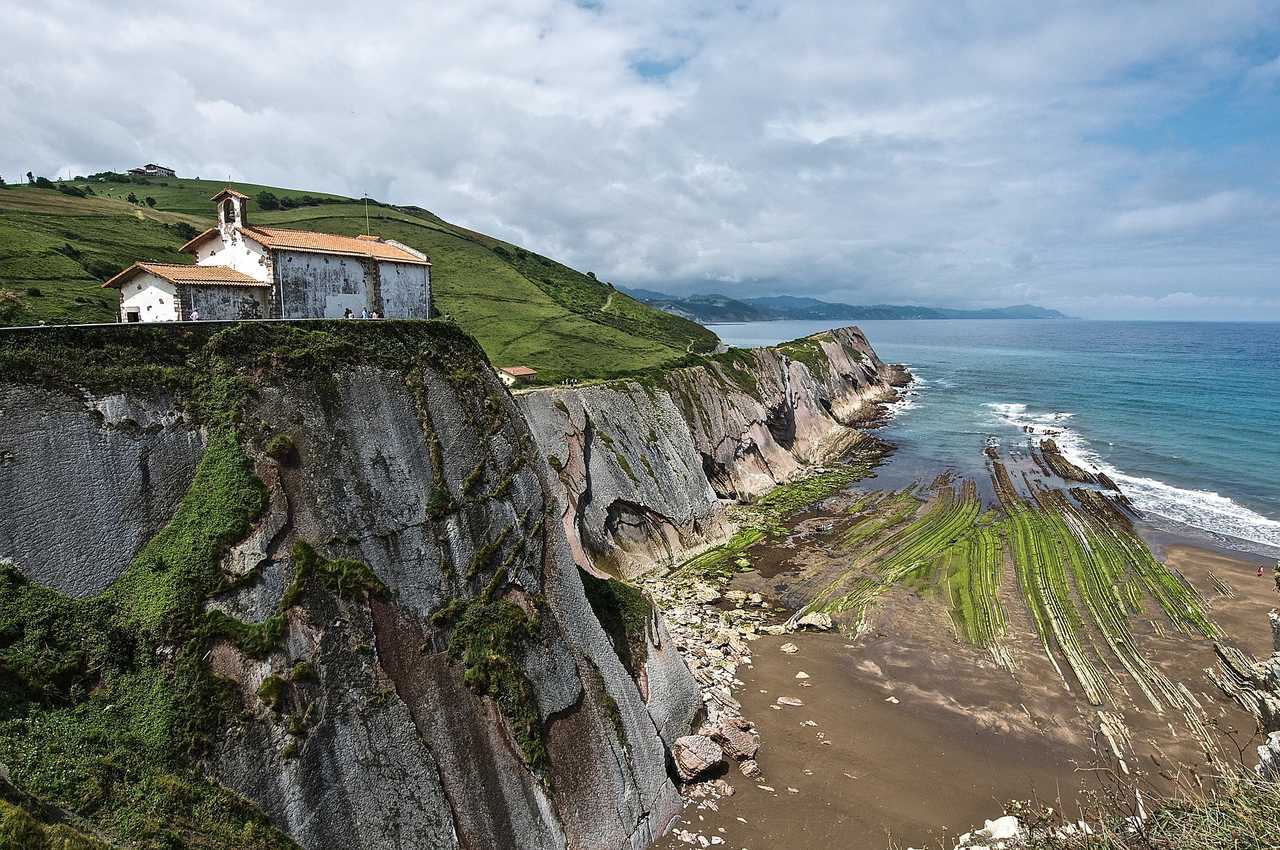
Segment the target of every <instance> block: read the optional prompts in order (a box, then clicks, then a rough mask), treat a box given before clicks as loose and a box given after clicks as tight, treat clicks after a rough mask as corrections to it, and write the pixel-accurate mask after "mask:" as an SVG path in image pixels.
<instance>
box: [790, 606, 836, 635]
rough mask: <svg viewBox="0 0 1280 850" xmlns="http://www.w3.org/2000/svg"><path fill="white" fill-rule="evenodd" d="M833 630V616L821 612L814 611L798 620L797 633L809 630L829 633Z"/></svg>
mask: <svg viewBox="0 0 1280 850" xmlns="http://www.w3.org/2000/svg"><path fill="white" fill-rule="evenodd" d="M833 628H835V623H834V622H832V620H831V615H830V614H824V613H822V612H821V611H812V612H810V613H808V614H805V615H804V616H803V617H801V618H800V619H799V620H796V631H802V630H805V629H807V630H809V631H815V632H829V631H831V630H832V629H833Z"/></svg>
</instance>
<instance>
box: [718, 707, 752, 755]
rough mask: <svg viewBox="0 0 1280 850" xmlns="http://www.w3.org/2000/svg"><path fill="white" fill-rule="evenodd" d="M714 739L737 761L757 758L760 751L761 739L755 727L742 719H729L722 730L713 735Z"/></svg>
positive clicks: (726, 753)
mask: <svg viewBox="0 0 1280 850" xmlns="http://www.w3.org/2000/svg"><path fill="white" fill-rule="evenodd" d="M711 737H712V739H713V740H714V741H715V742H716V743H717V744H719V745H720V747H721V749H723V750H724V754H725V755H726V756H728V757H729V758H731V759H734V760H735V761H745V760H747V759H752V758H755V756H756V753H757V752H758V751H759V749H760V737H759V736H758V735H757V734H756V732H755V726H753V725H752V724H751V723H749V722H748V721H746V720H743V719H742V718H741V717H727V718H725V720H724V722H723V723H721V724H720V728H719V729H717V730H716V731H715V732H713V733H712V734H711Z"/></svg>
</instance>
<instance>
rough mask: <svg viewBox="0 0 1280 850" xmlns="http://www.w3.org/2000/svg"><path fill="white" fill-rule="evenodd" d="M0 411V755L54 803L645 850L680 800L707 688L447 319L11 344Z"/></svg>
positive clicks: (244, 832) (331, 844) (121, 822)
mask: <svg viewBox="0 0 1280 850" xmlns="http://www.w3.org/2000/svg"><path fill="white" fill-rule="evenodd" d="M0 408H2V411H3V416H0V422H2V423H3V425H0V763H3V765H4V767H5V768H6V770H7V777H6V781H7V782H11V783H12V787H13V788H16V789H19V790H20V793H21V794H23V795H27V796H28V797H29V798H30V799H32V800H38V801H39V803H40V805H41V806H43V807H48V810H49V811H59V812H67V813H69V816H72V817H75V818H77V819H78V821H79V822H81V823H82V824H84V825H85V826H86V828H87V829H91V830H92V831H93V833H94V834H95V835H98V836H101V837H102V838H103V839H104V840H109V841H113V842H119V843H120V844H122V845H128V846H139V847H162V846H170V845H186V844H191V843H192V842H193V841H194V842H195V843H198V844H199V846H202V847H237V848H241V847H252V848H265V847H289V846H295V845H296V846H301V847H306V848H343V849H344V850H345V848H349V847H362V848H399V847H405V846H414V847H439V848H453V847H460V848H482V847H483V848H488V847H521V848H575V847H584V848H585V847H592V848H597V847H609V848H640V847H644V846H647V845H648V844H649V843H650V842H651V841H652V839H653V838H654V837H655V836H656V835H659V834H661V833H662V831H663V830H664V828H665V827H666V825H667V824H668V822H669V820H670V818H671V817H672V816H673V815H674V814H675V812H676V811H677V808H678V806H679V797H678V795H677V793H676V789H675V787H674V786H673V784H672V781H671V779H670V778H669V776H668V773H667V759H668V756H667V747H668V745H669V741H670V740H671V739H672V738H673V737H674V736H677V735H680V734H685V733H687V732H688V731H689V728H690V725H691V724H692V722H693V719H694V717H693V715H694V714H695V713H696V711H697V709H699V708H700V698H699V694H698V689H697V686H696V684H695V683H694V682H693V680H692V678H691V677H690V675H689V672H688V669H687V668H686V667H685V666H684V663H683V661H682V660H681V659H680V658H679V656H678V654H676V653H675V652H674V650H672V649H671V648H670V647H669V646H668V645H667V642H666V641H665V631H664V630H663V628H662V624H661V622H660V621H659V620H658V618H657V616H656V615H655V614H654V613H653V611H652V609H651V608H650V607H649V606H648V603H647V602H646V601H645V600H644V598H643V597H642V596H638V595H630V594H629V593H628V592H627V589H625V588H623V587H622V586H616V587H615V586H614V585H616V583H605V584H604V585H603V586H597V585H594V584H593V585H592V586H591V588H589V590H590V592H588V589H584V586H583V582H582V580H581V578H580V574H579V570H578V567H577V565H576V563H575V559H574V558H573V556H572V554H571V548H570V541H569V540H568V539H567V538H566V536H565V533H564V531H563V526H562V525H561V523H560V522H558V521H557V520H558V519H559V516H560V508H559V507H558V503H557V496H556V494H557V493H558V492H559V488H561V487H562V486H563V485H562V484H561V479H560V478H559V477H558V476H555V475H554V474H552V473H551V471H550V470H549V469H548V468H547V466H546V465H545V464H544V463H543V462H542V461H541V459H540V457H539V454H538V451H537V447H536V446H535V443H534V440H533V438H532V435H531V434H530V431H529V428H528V426H527V425H526V420H525V417H524V416H522V415H521V413H520V411H519V410H518V409H517V408H516V406H515V404H514V402H513V400H512V398H511V396H510V395H509V394H508V393H507V392H506V391H505V390H504V389H503V388H502V387H501V385H500V384H499V383H498V381H497V379H496V378H495V376H494V375H493V373H492V371H491V369H490V368H489V367H488V364H487V361H486V360H485V358H484V356H483V354H482V352H481V351H480V350H479V349H478V347H477V346H476V345H475V343H474V342H473V341H472V340H471V339H470V338H469V337H467V336H465V335H464V334H462V333H461V332H460V331H458V330H457V329H456V328H455V327H454V326H452V325H449V324H444V323H437V322H413V323H411V322H379V323H350V322H348V323H342V322H309V323H305V324H292V325H288V324H283V323H280V324H276V323H251V324H243V325H237V326H230V327H215V326H198V325H197V326H184V327H146V328H141V327H124V326H122V327H118V328H70V329H31V330H28V331H22V332H12V333H7V334H5V335H4V336H3V337H0ZM668 412H670V413H671V415H673V416H674V415H675V413H674V412H672V411H668ZM701 497H702V498H704V499H708V500H709V499H710V498H711V494H710V493H704V494H701ZM548 519H550V521H548ZM574 545H576V541H575V544H574ZM593 581H594V580H593ZM602 622H604V623H605V624H606V626H607V627H608V630H606V626H602ZM655 687H660V689H661V691H662V696H661V697H660V698H658V699H653V700H652V702H653V703H654V705H655V710H654V711H653V712H651V711H650V710H649V709H648V708H647V707H646V701H645V697H647V696H650V692H652V691H653V690H654V688H655ZM642 689H643V691H644V692H643V693H642ZM673 707H678V708H673ZM10 810H12V807H8V808H6V809H4V810H3V811H0V814H4V813H5V812H9V811H10ZM28 819H30V818H28ZM33 828H40V827H39V826H38V825H37V826H36V827H33ZM50 828H51V829H52V828H53V827H50Z"/></svg>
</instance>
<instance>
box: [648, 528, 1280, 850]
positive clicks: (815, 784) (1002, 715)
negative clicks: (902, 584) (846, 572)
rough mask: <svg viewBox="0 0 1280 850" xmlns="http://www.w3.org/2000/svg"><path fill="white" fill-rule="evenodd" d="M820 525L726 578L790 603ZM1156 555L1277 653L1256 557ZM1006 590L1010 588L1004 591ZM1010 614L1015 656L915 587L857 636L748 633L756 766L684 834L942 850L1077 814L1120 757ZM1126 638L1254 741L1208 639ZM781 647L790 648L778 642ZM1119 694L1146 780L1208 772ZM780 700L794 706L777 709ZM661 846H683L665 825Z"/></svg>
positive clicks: (743, 692) (793, 844)
mask: <svg viewBox="0 0 1280 850" xmlns="http://www.w3.org/2000/svg"><path fill="white" fill-rule="evenodd" d="M822 523H823V518H822V516H821V515H814V514H810V515H809V516H808V517H806V518H803V519H801V520H800V521H798V522H797V523H796V524H795V526H794V528H793V537H792V538H791V539H789V540H786V541H780V542H778V543H776V544H773V545H771V546H765V547H761V548H760V549H758V550H756V552H755V553H754V560H755V562H756V563H757V564H759V565H760V567H761V569H760V570H759V571H758V572H752V573H747V574H744V575H742V576H739V577H738V578H736V579H735V580H734V582H733V585H734V586H735V587H740V588H742V589H745V590H749V591H753V592H764V593H765V594H766V595H770V594H769V591H770V590H772V591H773V594H772V598H775V599H777V598H779V596H781V597H783V598H784V599H785V597H787V596H788V594H787V591H786V590H785V589H784V590H782V592H781V593H780V594H779V593H778V590H779V587H781V588H786V587H787V586H788V584H789V576H790V575H791V574H793V573H795V572H797V571H798V570H799V564H801V563H802V562H805V561H808V560H812V559H815V558H817V559H821V558H822V557H823V553H822V552H821V551H820V549H821V547H820V546H818V545H816V541H815V540H814V539H813V528H814V527H815V526H819V527H820V526H821V525H822ZM827 554H828V555H829V553H827ZM1162 554H1163V557H1164V559H1165V560H1166V561H1167V563H1168V565H1169V566H1170V567H1173V568H1175V569H1177V570H1179V571H1181V572H1182V573H1183V574H1185V575H1186V577H1187V579H1188V581H1190V582H1191V584H1192V585H1193V586H1194V587H1195V588H1196V589H1197V590H1198V591H1199V592H1200V593H1201V594H1202V595H1203V596H1204V598H1205V600H1206V603H1207V605H1208V607H1209V609H1210V611H1211V612H1212V616H1213V618H1214V619H1215V621H1216V622H1218V623H1219V624H1220V625H1221V627H1222V628H1223V630H1224V631H1225V632H1226V635H1227V636H1226V637H1225V638H1224V640H1226V641H1228V642H1233V643H1235V644H1236V645H1237V646H1239V647H1240V648H1242V649H1244V650H1246V651H1248V652H1251V653H1253V654H1262V653H1265V652H1269V651H1270V648H1271V636H1270V631H1269V629H1268V625H1267V617H1266V614H1267V611H1269V610H1270V609H1271V608H1272V607H1275V606H1276V605H1277V603H1280V595H1277V593H1276V591H1275V587H1274V584H1273V581H1272V578H1271V575H1270V571H1267V573H1266V575H1265V576H1264V577H1263V578H1258V577H1257V566H1258V563H1256V562H1255V561H1253V560H1250V559H1248V558H1247V557H1241V556H1233V555H1229V554H1225V553H1222V552H1217V551H1213V550H1211V549H1207V548H1203V547H1198V546H1193V545H1188V544H1185V543H1176V544H1171V545H1168V546H1166V547H1164V550H1163V553H1162ZM1010 582H1012V578H1010V577H1009V576H1008V573H1007V574H1006V583H1007V584H1008V583H1010ZM1224 591H1225V592H1224ZM1015 594H1016V588H1015V587H1014V586H1013V585H1012V584H1009V586H1006V587H1002V589H1001V595H1002V596H1007V597H1009V598H1013V597H1014V595H1015ZM1007 608H1008V610H1009V616H1010V624H1009V632H1010V635H1011V636H1014V637H1013V638H1012V639H1011V640H1010V641H1009V642H1008V643H1007V649H1008V651H1009V653H1010V663H1009V664H1001V663H997V662H996V661H995V660H993V658H992V657H991V655H990V653H988V652H987V651H985V650H982V649H978V648H975V647H973V646H970V645H969V644H967V643H965V642H963V641H961V640H959V639H958V638H957V636H956V635H955V634H954V632H953V631H952V629H951V626H950V623H949V622H948V620H947V617H946V614H945V612H944V611H943V610H942V609H941V608H940V607H939V605H938V604H937V602H936V600H933V599H929V598H926V597H925V596H922V595H919V594H917V593H916V592H913V591H912V590H910V589H907V588H897V589H895V590H893V591H892V592H890V593H888V594H886V596H885V598H884V599H883V600H882V604H881V606H880V608H879V610H878V611H877V614H876V617H875V620H874V624H873V627H872V628H870V629H869V630H868V631H866V632H865V633H863V634H861V635H859V636H858V637H856V638H849V637H846V636H843V635H839V634H812V633H797V634H790V635H786V636H783V637H767V638H763V639H761V640H759V641H756V642H755V643H754V644H753V664H752V665H751V666H748V667H744V668H742V669H740V670H739V673H738V677H739V680H740V681H741V686H740V687H739V688H738V689H737V696H738V699H740V701H741V702H742V706H743V714H744V716H746V717H748V718H749V719H751V720H753V721H754V722H755V723H756V725H757V728H758V730H759V732H760V736H761V740H762V742H763V743H762V747H761V750H760V754H759V756H758V760H759V764H760V767H761V769H762V770H763V775H762V776H761V777H759V778H756V779H754V780H753V779H747V778H745V777H743V776H741V775H739V774H738V773H737V771H733V770H730V771H728V772H726V773H725V774H724V775H723V778H724V779H726V780H727V781H728V782H730V783H731V784H732V785H733V787H734V789H735V793H734V794H733V795H732V796H731V797H725V798H722V799H720V800H718V801H716V802H714V803H711V804H708V803H706V802H705V801H698V800H694V801H693V802H691V803H690V805H689V807H688V808H687V809H686V811H685V818H684V822H683V824H682V825H681V827H682V828H687V829H688V830H690V831H691V832H694V833H697V834H698V835H701V836H703V837H704V838H707V839H708V841H709V843H712V842H710V839H711V838H718V839H720V841H716V842H713V843H714V844H716V845H719V844H720V843H721V842H723V846H725V847H730V848H745V850H757V848H772V847H788V848H796V850H803V848H829V847H842V848H844V847H847V848H851V850H878V848H886V847H890V846H894V847H945V848H947V849H948V850H949V848H950V847H951V841H952V839H954V837H955V836H956V835H958V834H959V833H961V832H965V831H968V830H970V829H972V828H974V827H975V826H981V825H982V822H983V820H984V819H987V818H994V817H997V816H998V815H1000V814H1002V813H1003V811H1004V806H1005V803H1006V802H1008V801H1011V800H1028V799H1035V800H1037V801H1039V802H1041V803H1048V804H1050V805H1053V806H1054V807H1055V808H1057V809H1059V810H1060V811H1064V812H1068V813H1071V812H1072V811H1073V808H1074V805H1075V802H1074V798H1075V795H1076V794H1077V792H1079V791H1080V790H1082V789H1088V788H1097V787H1098V784H1099V778H1098V776H1097V774H1096V769H1097V768H1099V767H1100V766H1102V765H1112V766H1114V762H1113V761H1112V760H1111V758H1110V756H1109V755H1108V752H1109V751H1108V744H1107V742H1106V741H1105V740H1104V739H1103V737H1102V736H1101V735H1100V734H1098V710H1097V708H1096V707H1092V706H1090V705H1088V704H1087V703H1086V702H1085V701H1084V700H1082V699H1080V698H1079V695H1078V694H1076V693H1072V692H1071V691H1070V689H1069V688H1067V687H1066V686H1065V685H1064V683H1063V681H1062V679H1061V678H1060V676H1059V675H1058V674H1057V673H1056V672H1055V670H1054V669H1053V667H1052V666H1051V664H1050V662H1049V661H1048V659H1047V658H1046V656H1045V655H1044V652H1043V649H1042V647H1041V646H1040V645H1039V643H1038V642H1037V641H1036V640H1034V637H1033V635H1034V632H1033V631H1032V629H1031V626H1030V623H1029V622H1027V613H1026V611H1025V609H1023V608H1021V607H1019V606H1017V605H1014V604H1009V605H1007ZM1134 634H1135V637H1136V638H1137V639H1138V640H1139V641H1140V645H1141V647H1142V650H1143V652H1144V653H1145V654H1146V655H1147V657H1148V658H1149V659H1150V660H1151V661H1152V663H1153V664H1154V665H1155V666H1157V667H1158V668H1159V669H1160V670H1161V671H1163V672H1164V673H1165V674H1166V675H1167V676H1169V678H1170V679H1171V680H1173V681H1175V682H1181V683H1183V684H1185V685H1186V687H1187V688H1188V690H1189V692H1191V693H1192V694H1193V695H1194V697H1195V699H1196V701H1197V702H1198V703H1199V705H1200V706H1201V709H1202V711H1203V718H1202V720H1203V721H1204V723H1205V728H1207V729H1208V730H1209V732H1208V734H1209V735H1211V736H1215V738H1221V736H1222V735H1223V734H1224V733H1232V734H1235V735H1237V736H1242V737H1244V738H1247V737H1249V735H1250V734H1251V733H1252V719H1251V718H1250V717H1249V716H1247V715H1245V714H1244V713H1243V712H1241V711H1240V710H1239V709H1238V708H1237V707H1236V706H1235V704H1234V703H1232V702H1231V701H1229V700H1228V699H1227V698H1226V697H1224V696H1223V695H1222V694H1221V693H1220V692H1218V691H1217V690H1216V689H1215V688H1214V687H1213V685H1212V684H1211V683H1210V682H1209V681H1208V680H1207V678H1206V677H1205V675H1204V669H1205V668H1207V667H1210V666H1212V665H1213V664H1214V663H1215V656H1214V652H1213V641H1211V640H1208V639H1204V638H1191V637H1188V636H1186V635H1182V634H1177V635H1174V634H1171V633H1166V632H1164V631H1163V630H1161V629H1160V628H1159V627H1158V626H1154V625H1150V624H1148V623H1146V622H1143V621H1141V620H1139V621H1137V623H1135V626H1134ZM784 643H792V644H794V645H795V646H796V647H797V648H798V651H796V652H794V653H785V652H782V651H780V647H781V646H782V645H783V644H784ZM797 674H803V676H802V677H801V678H797ZM1121 694H1122V697H1121V699H1120V700H1119V704H1117V705H1114V706H1111V710H1113V711H1115V712H1116V713H1118V714H1119V715H1121V716H1123V717H1124V719H1125V721H1126V723H1127V725H1128V727H1129V728H1130V729H1131V730H1132V736H1133V741H1132V753H1131V754H1130V756H1129V761H1130V762H1131V763H1133V764H1134V766H1135V769H1142V768H1145V769H1146V770H1147V773H1148V776H1147V779H1148V781H1151V782H1154V783H1155V784H1157V785H1158V786H1159V785H1160V784H1161V783H1162V782H1164V780H1163V779H1162V778H1161V776H1160V775H1159V771H1160V769H1162V768H1168V769H1169V770H1172V771H1176V770H1178V769H1182V770H1183V771H1184V772H1185V771H1196V772H1200V773H1202V774H1203V773H1205V772H1208V770H1209V767H1208V765H1207V764H1206V761H1205V756H1204V752H1203V750H1202V748H1201V747H1200V745H1198V744H1197V742H1196V740H1195V739H1194V738H1193V736H1192V735H1191V733H1190V730H1189V729H1188V728H1186V726H1184V723H1185V722H1188V721H1184V719H1183V718H1181V717H1179V716H1178V715H1177V714H1176V713H1171V712H1169V711H1166V712H1163V713H1158V712H1153V711H1151V710H1149V709H1147V708H1145V707H1144V706H1143V705H1141V703H1140V701H1139V700H1133V699H1131V698H1130V697H1132V695H1131V694H1127V692H1125V691H1123V689H1121ZM779 697H788V698H793V699H798V700H800V701H801V702H802V703H803V705H800V706H793V705H785V704H783V705H780V704H779V703H778V702H777V700H778V698H779ZM1222 741H1223V745H1224V747H1227V748H1230V747H1232V746H1233V745H1232V744H1230V742H1229V741H1227V740H1226V739H1225V738H1222ZM1139 765H1141V766H1142V767H1141V768H1140V767H1139ZM1164 784H1165V786H1166V787H1168V784H1167V783H1164ZM695 843H696V842H695ZM663 846H664V847H667V848H672V850H674V848H680V847H687V846H689V844H688V843H685V842H682V841H681V840H680V839H679V838H678V837H676V836H674V835H673V836H669V837H668V838H667V839H665V843H664V845H663Z"/></svg>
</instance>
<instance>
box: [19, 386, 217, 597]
mask: <svg viewBox="0 0 1280 850" xmlns="http://www.w3.org/2000/svg"><path fill="white" fill-rule="evenodd" d="M0 421H3V423H4V426H3V428H2V429H0V558H4V559H9V560H12V561H13V562H14V563H15V564H16V565H17V566H18V568H19V569H21V570H22V571H23V572H24V573H25V574H27V575H28V576H30V577H31V578H33V579H35V580H36V581H39V582H41V583H42V584H46V585H48V586H50V587H53V588H55V589H57V590H59V591H61V592H62V593H65V594H67V595H69V596H75V597H78V598H83V597H86V596H92V595H93V594H95V593H98V592H100V591H102V590H103V589H104V588H106V587H107V586H108V585H109V584H111V582H112V581H114V580H115V579H116V578H117V577H119V575H120V574H121V573H123V572H124V571H125V568H126V567H128V566H129V563H130V561H132V560H133V557H134V555H135V554H137V552H138V550H139V549H141V548H142V545H143V544H144V543H146V542H147V540H149V539H150V538H151V537H152V535H154V534H155V533H156V532H157V531H159V530H160V529H161V528H162V527H163V526H164V524H165V523H166V522H168V521H169V518H170V517H171V516H172V515H173V511H174V508H175V507H177V504H178V500H179V499H181V498H182V494H183V493H185V492H186V491H187V488H188V487H189V486H190V485H191V479H192V476H194V474H195V469H196V464H197V463H198V462H199V460H200V455H201V452H202V451H203V449H204V439H203V437H202V435H201V433H200V431H199V430H197V429H195V428H193V427H192V426H191V425H190V424H188V423H187V421H186V419H185V418H184V416H183V415H182V413H181V412H180V410H178V409H175V407H174V405H173V402H172V400H171V399H169V398H167V397H166V396H164V395H162V394H153V395H150V396H143V395H137V394H129V395H109V396H100V397H98V396H91V395H90V396H85V397H74V396H68V395H64V394H61V393H58V392H55V391H53V390H49V389H44V388H42V387H33V386H22V385H16V384H3V385H0Z"/></svg>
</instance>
